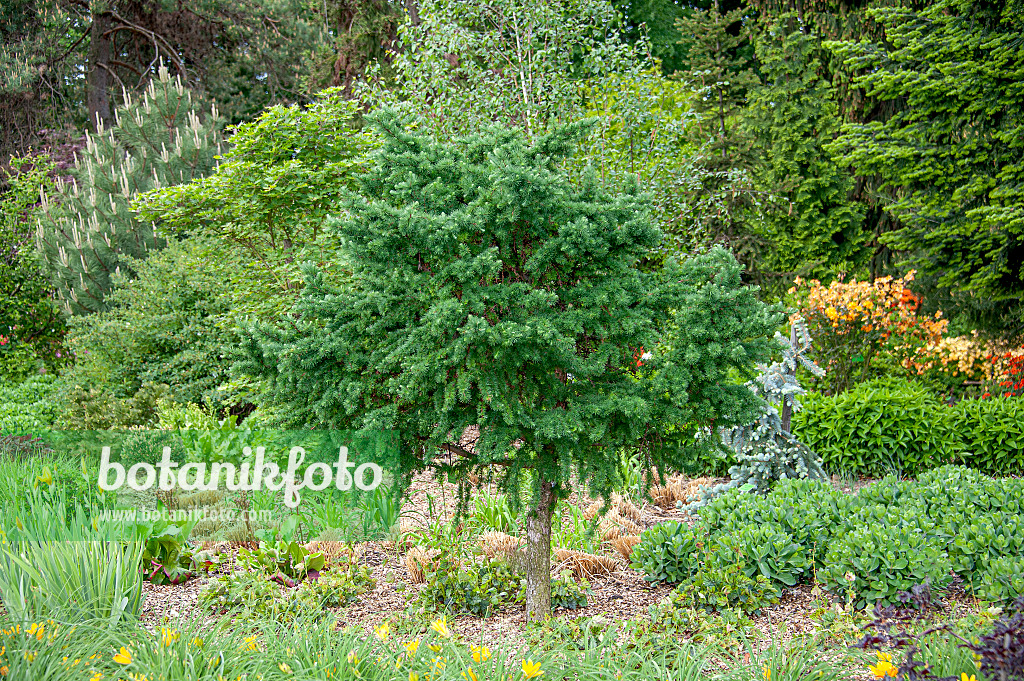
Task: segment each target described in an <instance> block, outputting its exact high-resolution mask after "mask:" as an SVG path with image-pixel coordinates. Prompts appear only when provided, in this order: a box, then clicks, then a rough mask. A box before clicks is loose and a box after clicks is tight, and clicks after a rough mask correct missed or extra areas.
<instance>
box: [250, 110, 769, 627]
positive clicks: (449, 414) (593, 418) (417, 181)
mask: <svg viewBox="0 0 1024 681" xmlns="http://www.w3.org/2000/svg"><path fill="white" fill-rule="evenodd" d="M368 120H369V121H370V122H371V123H372V124H373V125H375V126H376V127H377V128H378V129H379V130H380V132H381V135H382V145H381V147H380V149H379V150H378V151H376V152H374V156H373V167H372V169H371V170H370V171H369V172H368V173H367V174H366V175H365V176H362V177H361V178H360V190H359V192H358V193H357V194H352V195H351V196H350V197H349V198H348V199H347V200H346V202H345V208H346V210H347V213H348V215H349V217H348V218H347V219H344V220H338V221H336V222H335V228H336V230H337V232H338V235H339V237H340V242H341V244H342V247H341V251H340V253H339V255H338V257H339V258H341V259H343V260H344V262H345V263H346V265H347V266H348V267H349V268H351V271H352V278H351V280H349V281H348V282H345V283H342V284H339V285H331V284H330V283H328V281H327V279H326V277H323V276H322V275H321V274H320V273H319V271H318V269H317V267H316V266H314V265H312V264H309V263H307V264H306V265H305V266H304V272H305V275H306V286H305V288H304V290H303V293H302V296H301V297H300V299H299V302H298V303H297V306H296V308H295V310H294V312H293V314H292V315H289V317H288V318H287V319H286V320H285V321H283V322H282V323H281V324H280V325H279V326H268V325H259V324H257V325H253V326H250V327H248V328H246V329H244V331H243V337H244V340H243V345H244V348H243V351H244V353H245V359H244V360H243V361H242V362H241V363H240V364H239V365H238V368H239V369H240V370H242V371H243V372H245V373H248V374H251V375H255V376H259V377H262V378H266V379H268V381H269V383H270V390H271V391H272V393H271V394H272V396H273V398H274V400H276V401H277V403H278V404H279V405H281V406H282V407H283V408H285V409H287V410H289V411H290V413H291V416H292V417H293V418H294V419H295V421H297V422H300V423H303V424H309V425H314V426H322V427H329V428H352V429H356V430H359V431H362V432H364V433H372V432H374V431H391V432H393V433H395V434H396V435H397V438H398V440H399V441H400V443H401V470H400V471H396V474H397V475H398V479H400V480H402V481H404V482H405V483H408V481H409V480H410V479H411V475H412V473H413V472H414V471H416V470H421V469H423V468H424V467H425V466H427V465H428V464H431V463H436V462H435V461H434V459H435V456H436V454H437V453H438V452H439V451H444V452H446V453H448V454H450V455H451V457H452V461H453V463H451V464H448V465H446V466H445V467H443V468H442V470H446V471H447V472H449V473H450V474H451V475H453V476H454V477H455V478H456V479H458V480H460V481H461V482H462V486H461V489H462V495H463V496H462V498H463V499H465V498H466V496H465V495H466V494H468V487H467V486H466V485H467V483H466V481H467V479H468V477H469V473H470V472H471V471H472V470H474V469H476V470H477V471H480V470H481V469H483V470H486V471H490V472H491V475H493V476H494V478H496V480H497V482H498V483H499V485H501V486H504V487H505V488H506V489H508V490H511V489H515V488H517V487H518V485H519V483H520V481H521V480H522V479H523V473H524V471H529V472H530V473H529V479H530V480H531V481H532V485H533V498H532V501H531V502H530V506H529V508H528V510H527V515H526V518H527V520H526V544H525V548H524V550H523V552H522V554H521V555H520V556H519V559H520V561H519V562H521V564H522V568H523V572H524V573H525V578H526V604H527V611H528V616H529V617H530V618H531V619H539V618H543V617H544V616H545V615H547V614H548V613H549V612H550V595H551V594H550V586H551V584H550V567H551V566H550V560H551V555H550V550H551V548H550V543H551V520H552V512H553V510H554V507H555V502H556V501H557V499H558V498H560V497H564V496H566V495H567V494H569V493H570V492H571V491H572V486H573V485H574V484H577V483H579V484H586V485H588V486H589V489H590V490H591V492H592V493H593V492H596V493H598V494H602V493H603V494H610V492H611V489H610V487H611V484H612V480H613V479H614V476H615V473H614V471H615V466H616V464H617V462H618V461H619V456H618V450H619V448H620V447H623V446H627V445H630V446H633V445H636V446H639V448H640V450H641V451H642V452H643V454H644V458H645V464H647V466H648V467H649V466H656V467H657V469H658V470H659V471H666V470H673V469H678V468H680V467H682V466H684V465H686V464H687V463H689V462H690V461H692V459H693V457H695V456H708V455H709V454H710V452H711V451H712V450H713V449H714V448H715V447H716V446H717V428H718V427H724V426H728V425H737V424H742V423H748V422H750V421H752V420H753V419H754V418H756V416H757V414H758V412H759V411H760V401H759V400H758V399H757V398H756V396H755V395H754V394H753V393H752V392H751V391H750V390H749V389H748V388H747V387H745V386H744V385H742V384H741V383H739V382H738V381H735V380H733V378H732V377H734V376H741V377H751V376H752V369H753V366H754V363H755V362H757V361H760V360H763V359H766V358H767V356H768V352H769V342H770V341H769V339H768V338H767V334H768V333H769V332H770V330H771V329H772V328H774V326H775V325H776V324H777V323H778V322H779V321H780V320H779V315H778V314H777V313H776V312H775V311H774V310H773V309H772V308H770V307H769V306H766V305H765V304H763V303H761V302H760V301H758V300H757V298H756V295H755V290H754V289H752V288H749V287H745V286H743V285H742V284H741V281H740V268H739V266H738V264H737V263H736V261H735V259H734V258H732V256H730V255H729V254H728V253H727V252H726V251H724V250H722V249H715V250H713V251H711V252H709V253H706V254H704V255H702V256H699V257H695V258H693V259H691V260H687V261H685V262H683V263H679V262H676V261H674V260H669V261H668V263H667V264H666V266H665V268H664V269H661V270H657V271H644V270H642V269H641V268H640V267H638V263H639V262H640V260H641V259H642V258H643V257H644V256H645V255H646V254H647V253H649V252H650V249H652V248H655V247H657V246H658V243H659V241H660V239H661V233H660V231H659V230H657V229H656V228H655V227H653V226H652V224H651V222H650V217H649V206H648V205H647V204H646V200H645V199H642V198H639V197H637V196H635V195H632V194H626V195H609V194H608V193H606V192H605V190H603V189H602V188H601V185H600V184H599V183H598V182H597V180H596V178H595V176H594V175H593V174H588V175H586V176H584V178H583V180H582V181H581V184H580V185H576V184H574V183H573V182H572V181H570V179H569V175H570V173H569V172H568V171H567V170H566V168H565V167H564V166H563V165H561V164H564V163H565V159H566V158H567V157H568V156H569V155H570V154H571V153H572V152H573V150H574V146H575V144H576V143H577V141H578V139H579V137H580V136H581V135H582V134H583V133H584V132H585V130H586V128H585V127H584V126H581V125H579V124H575V125H571V126H566V127H559V128H556V129H554V130H553V131H552V132H550V133H548V134H545V135H541V136H538V137H536V138H534V141H533V142H532V143H528V142H526V141H524V137H525V133H523V132H513V131H508V130H502V129H492V130H491V131H489V132H487V133H485V134H478V135H474V136H471V137H467V138H463V139H456V140H446V141H442V142H435V141H431V139H430V138H428V137H426V136H423V135H422V134H417V133H411V132H408V131H407V127H406V125H405V121H403V120H401V119H400V118H398V117H397V116H396V115H394V114H393V113H388V112H385V113H382V114H374V115H373V116H370V117H368ZM647 352H650V357H649V358H646V357H644V355H645V354H646V353H647ZM638 357H640V358H641V359H639V360H638V359H637V358H638ZM740 380H743V379H740ZM471 426H476V427H478V428H479V433H480V436H479V439H477V440H476V442H475V445H474V446H472V447H466V446H463V445H462V444H460V441H461V438H462V436H463V434H464V433H465V432H466V430H467V428H469V427H471ZM510 496H512V497H515V496H516V495H510Z"/></svg>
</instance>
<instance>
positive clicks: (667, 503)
mask: <svg viewBox="0 0 1024 681" xmlns="http://www.w3.org/2000/svg"><path fill="white" fill-rule="evenodd" d="M714 483H715V479H714V478H687V477H684V476H681V475H677V476H674V477H671V478H669V479H668V480H667V481H666V482H665V484H664V485H655V486H653V487H651V500H652V501H653V502H654V503H655V504H657V505H658V506H660V507H661V508H664V509H666V510H667V509H672V508H675V507H676V502H678V501H681V502H683V503H684V504H685V503H689V502H690V501H696V497H697V496H698V495H699V494H700V487H701V486H702V485H703V486H709V485H713V484H714Z"/></svg>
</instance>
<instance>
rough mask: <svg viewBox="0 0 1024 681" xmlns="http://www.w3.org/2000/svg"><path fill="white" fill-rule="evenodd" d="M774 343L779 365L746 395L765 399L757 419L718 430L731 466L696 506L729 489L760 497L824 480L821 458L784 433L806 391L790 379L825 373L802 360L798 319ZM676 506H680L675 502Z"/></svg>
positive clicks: (804, 345) (803, 334)
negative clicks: (787, 485)
mask: <svg viewBox="0 0 1024 681" xmlns="http://www.w3.org/2000/svg"><path fill="white" fill-rule="evenodd" d="M775 340H776V341H777V342H778V344H779V346H781V348H782V359H781V361H778V362H773V363H772V364H771V365H769V366H767V367H763V368H762V370H761V373H760V374H759V375H758V377H757V378H756V379H755V380H754V381H753V382H752V383H751V384H750V389H751V390H752V391H754V392H755V393H757V394H758V395H761V396H763V397H764V399H765V405H764V410H763V412H762V413H761V416H760V417H759V418H758V419H757V420H756V421H754V422H753V423H750V424H747V425H744V426H738V427H733V428H727V429H724V432H723V433H722V440H723V441H724V442H725V444H726V445H727V446H728V447H729V448H730V449H732V451H733V453H734V454H735V456H736V465H735V466H733V467H732V468H730V469H729V476H730V478H732V479H731V480H730V481H729V482H727V483H723V484H720V485H715V486H714V487H711V488H710V489H703V490H702V493H701V499H700V501H699V502H697V503H696V504H695V505H698V506H699V505H702V504H704V503H706V502H707V501H708V500H709V499H711V498H713V497H715V496H717V495H719V494H721V493H723V492H726V491H728V490H731V489H738V488H739V489H749V491H751V492H758V493H762V494H763V493H766V492H767V491H768V490H769V489H770V488H771V485H772V483H773V482H777V481H779V480H785V479H787V478H789V479H792V480H797V479H807V480H826V479H828V476H827V475H826V474H825V471H824V470H823V469H822V467H821V457H820V456H818V455H817V454H816V453H815V452H814V451H813V450H811V448H810V447H808V446H807V445H805V444H804V443H802V442H800V441H799V440H797V439H796V438H795V437H793V435H792V433H791V432H790V424H791V423H792V418H793V412H795V411H799V410H800V399H799V397H800V395H803V394H804V393H806V392H807V391H806V390H804V387H803V386H802V385H800V382H799V381H798V380H797V378H796V372H797V369H799V368H800V367H803V368H804V369H806V370H807V371H809V372H810V373H811V375H812V376H815V377H817V378H821V377H822V376H824V375H825V370H824V369H822V368H821V367H819V366H818V365H817V364H815V363H814V361H813V360H811V359H810V358H809V357H807V353H808V351H810V349H811V334H810V332H809V331H808V330H807V323H806V322H804V320H803V319H802V318H800V317H796V318H794V319H792V321H791V328H790V337H789V338H788V339H786V338H783V337H782V334H780V333H778V332H776V333H775ZM680 505H681V506H682V505H683V504H682V503H681V502H680Z"/></svg>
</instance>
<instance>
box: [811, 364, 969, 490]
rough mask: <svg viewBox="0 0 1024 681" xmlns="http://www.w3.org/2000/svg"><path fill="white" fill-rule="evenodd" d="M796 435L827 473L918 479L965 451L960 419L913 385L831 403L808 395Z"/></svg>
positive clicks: (888, 386)
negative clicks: (958, 431) (891, 475)
mask: <svg viewBox="0 0 1024 681" xmlns="http://www.w3.org/2000/svg"><path fill="white" fill-rule="evenodd" d="M803 405H804V408H803V409H802V410H801V411H800V412H798V413H796V414H794V415H793V434H794V435H795V436H796V437H797V438H798V439H799V440H800V441H801V442H804V443H805V444H807V446H808V447H810V448H811V449H813V450H814V451H816V452H818V454H820V455H821V458H822V462H823V464H824V466H825V468H826V469H827V470H831V471H841V472H844V473H849V474H859V475H868V476H872V477H881V476H884V475H886V474H888V473H898V474H901V475H917V474H918V473H920V472H922V471H925V470H928V469H930V468H935V467H936V466H941V465H943V464H946V463H952V462H953V461H955V460H957V459H956V457H957V456H958V455H959V453H960V451H961V447H962V445H961V443H960V438H959V436H958V435H957V419H956V414H955V413H954V412H953V411H952V410H951V409H950V408H949V407H948V406H947V405H945V404H943V403H942V402H941V401H940V400H939V399H938V398H937V397H936V396H935V395H934V394H933V393H931V392H930V391H929V390H928V389H927V388H924V387H923V386H921V385H920V384H918V383H916V382H914V381H900V382H896V381H893V380H891V379H890V380H876V381H869V382H867V383H863V384H861V385H859V386H857V387H856V388H854V389H853V390H850V391H849V392H845V393H840V394H838V395H833V396H830V397H826V396H822V395H807V396H805V398H804V399H803Z"/></svg>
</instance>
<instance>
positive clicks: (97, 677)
mask: <svg viewBox="0 0 1024 681" xmlns="http://www.w3.org/2000/svg"><path fill="white" fill-rule="evenodd" d="M102 678H103V672H96V673H95V674H93V675H92V678H91V679H89V681H100V679H102Z"/></svg>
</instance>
